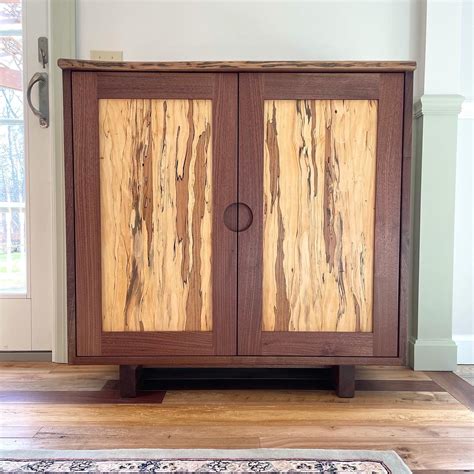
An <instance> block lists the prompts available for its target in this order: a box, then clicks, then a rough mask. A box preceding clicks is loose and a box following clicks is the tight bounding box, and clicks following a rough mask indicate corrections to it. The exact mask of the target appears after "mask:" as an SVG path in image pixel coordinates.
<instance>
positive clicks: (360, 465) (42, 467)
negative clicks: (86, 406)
mask: <svg viewBox="0 0 474 474" xmlns="http://www.w3.org/2000/svg"><path fill="white" fill-rule="evenodd" d="M0 472H183V473H187V472H221V473H234V472H249V473H252V472H311V473H313V472H316V473H338V472H356V473H374V474H375V473H377V474H378V473H383V474H386V473H393V474H404V473H410V472H411V471H410V469H408V467H407V466H406V464H404V462H403V461H402V460H401V459H400V457H399V456H398V455H397V454H396V453H395V452H394V451H346V450H320V449H225V450H224V449H217V450H215V449H116V450H97V451H85V450H84V451H82V450H75V451H57V450H12V451H5V450H3V451H0Z"/></svg>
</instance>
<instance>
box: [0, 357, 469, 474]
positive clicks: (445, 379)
mask: <svg viewBox="0 0 474 474" xmlns="http://www.w3.org/2000/svg"><path fill="white" fill-rule="evenodd" d="M440 374H441V375H440ZM117 378H118V368H117V367H103V366H67V365H56V364H51V363H45V362H39V363H19V362H16V363H0V421H1V427H0V446H1V447H2V448H51V449H87V448H88V449H98V448H137V447H145V448H158V447H162V448H198V447H199V448H254V447H272V448H283V447H285V448H287V447H293V448H328V449H329V448H340V449H394V450H395V451H397V453H398V454H399V455H400V456H401V457H402V458H403V459H404V460H405V462H406V463H407V464H408V465H409V466H410V468H411V469H413V470H414V471H415V472H418V471H420V472H425V473H427V472H435V471H442V472H456V471H458V472H460V471H462V470H464V471H466V470H469V469H473V470H474V414H473V412H472V411H471V410H470V409H469V406H471V407H472V406H473V405H472V403H473V399H474V395H473V393H474V387H472V386H470V385H469V384H468V383H467V382H465V381H463V380H461V379H460V378H458V377H457V376H455V375H449V374H443V373H439V372H438V373H432V374H430V373H429V372H426V373H424V372H413V371H411V370H409V369H406V368H399V367H398V368H397V367H361V368H358V369H357V372H356V378H357V385H356V390H357V391H356V396H355V398H352V399H341V398H337V397H336V396H335V394H334V392H333V391H332V390H316V389H315V388H314V387H313V388H312V389H308V388H306V389H299V388H296V387H297V386H298V384H301V383H302V382H304V380H295V381H293V382H283V381H281V380H280V381H278V380H277V381H274V382H272V383H271V386H272V387H278V386H280V387H281V388H280V389H276V388H275V389H273V388H272V389H261V388H259V389H249V388H244V389H236V388H235V385H236V384H238V383H239V382H235V383H234V388H232V383H230V384H227V386H228V387H229V388H226V389H219V390H211V389H209V388H203V387H206V386H209V383H207V384H206V383H203V381H201V382H199V381H198V382H194V387H201V388H200V389H197V388H194V389H192V390H191V389H189V387H188V389H182V390H166V391H165V390H161V391H154V392H144V393H142V394H141V395H140V397H139V398H137V399H129V400H123V399H120V397H119V394H118V389H117V384H116V382H115V380H117ZM175 382H176V381H175ZM204 382H205V381H204ZM163 383H164V384H165V386H166V384H167V383H168V387H172V386H173V381H170V382H163ZM265 383H266V382H265ZM174 385H176V383H174ZM188 385H189V386H192V384H191V382H189V383H188ZM248 385H249V384H248V383H246V386H247V387H248ZM256 386H258V387H261V386H262V384H261V383H260V384H257V385H256ZM303 386H306V387H307V386H308V381H306V385H304V384H303ZM322 386H324V384H323V385H322ZM162 388H166V387H162Z"/></svg>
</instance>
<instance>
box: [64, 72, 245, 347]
mask: <svg viewBox="0 0 474 474" xmlns="http://www.w3.org/2000/svg"><path fill="white" fill-rule="evenodd" d="M237 83H238V81H237V75H236V74H207V73H202V74H201V73H178V74H175V73H130V72H129V73H119V72H114V73H105V72H99V73H95V72H73V73H72V91H73V92H72V102H73V104H72V106H73V122H74V123H73V130H74V139H73V140H74V187H75V270H76V271H75V274H76V281H75V284H76V327H75V329H76V350H77V353H76V355H77V356H159V355H190V354H196V355H214V354H216V355H232V354H233V355H235V354H236V303H237V301H236V298H237V295H236V288H237V284H236V283H237V281H236V279H237V237H236V235H237V234H236V233H235V232H232V231H231V230H229V229H228V228H227V227H226V226H225V225H224V221H223V215H224V211H225V209H226V207H227V206H229V205H231V204H232V203H235V202H236V201H237V127H236V123H237V92H238V91H237Z"/></svg>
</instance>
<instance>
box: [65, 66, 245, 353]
mask: <svg viewBox="0 0 474 474" xmlns="http://www.w3.org/2000/svg"><path fill="white" fill-rule="evenodd" d="M237 86H238V80H237V74H229V73H189V74H183V73H179V74H175V73H167V72H165V73H154V74H152V75H150V74H149V73H141V72H125V73H113V74H108V73H106V72H70V71H64V83H63V87H64V91H65V101H64V107H65V108H64V113H65V139H66V148H65V153H66V208H67V212H66V216H67V220H68V221H67V243H68V250H67V251H68V259H67V265H68V270H67V273H68V307H69V310H68V311H69V357H70V360H72V361H75V360H77V359H80V358H81V357H91V356H95V357H100V356H104V357H107V356H117V357H129V356H150V355H158V356H159V355H191V354H196V355H206V356H211V355H235V354H236V351H237V345H236V333H237V234H236V233H235V232H232V231H230V230H229V229H228V228H227V227H226V226H225V225H224V220H223V215H224V211H225V209H226V208H227V206H229V205H230V204H233V203H235V202H236V201H237V128H236V126H235V124H236V123H237V106H238V103H237V97H238V96H237V93H238V89H237ZM102 98H103V99H118V98H123V99H211V100H212V101H213V104H212V124H213V125H212V146H213V149H212V157H213V158H212V159H213V191H212V192H213V210H212V255H213V263H212V265H213V268H212V293H213V296H212V308H213V309H212V312H213V328H212V331H210V332H200V331H195V332H191V331H182V332H181V331H179V332H175V331H163V332H148V331H147V332H143V331H141V332H129V331H127V332H104V331H102V304H101V258H100V255H101V254H100V251H101V246H100V222H101V221H100V206H99V202H100V173H99V159H98V157H99V134H98V100H99V99H102ZM73 123H74V126H73ZM73 128H74V137H75V138H74V140H73V139H72V134H73Z"/></svg>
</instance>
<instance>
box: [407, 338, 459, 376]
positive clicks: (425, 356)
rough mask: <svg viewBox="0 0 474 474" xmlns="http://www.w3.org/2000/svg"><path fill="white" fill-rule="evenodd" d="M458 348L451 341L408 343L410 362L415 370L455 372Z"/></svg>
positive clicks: (425, 340)
mask: <svg viewBox="0 0 474 474" xmlns="http://www.w3.org/2000/svg"><path fill="white" fill-rule="evenodd" d="M457 349H458V348H457V346H456V343H455V342H454V341H453V340H451V339H415V338H413V337H411V338H410V340H409V341H408V360H409V364H410V367H412V368H413V369H414V370H437V371H453V370H455V369H456V367H457Z"/></svg>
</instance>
